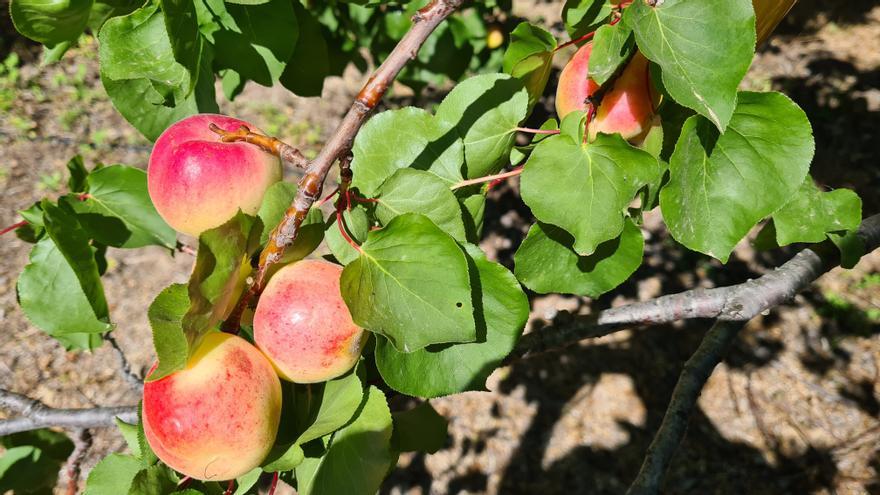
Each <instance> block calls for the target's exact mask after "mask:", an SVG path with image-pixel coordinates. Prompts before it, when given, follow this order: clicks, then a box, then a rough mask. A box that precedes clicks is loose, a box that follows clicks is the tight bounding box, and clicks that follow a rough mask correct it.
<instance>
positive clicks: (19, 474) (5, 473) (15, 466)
mask: <svg viewBox="0 0 880 495" xmlns="http://www.w3.org/2000/svg"><path fill="white" fill-rule="evenodd" d="M72 450H73V445H72V444H71V443H70V442H69V441H68V442H67V446H66V452H67V453H68V454H69V453H70V452H71V451H72ZM64 461H65V457H57V456H54V455H51V453H50V452H47V451H46V450H44V449H42V448H40V446H38V445H19V446H14V447H13V446H12V445H10V446H9V447H7V450H6V452H4V453H3V454H2V455H0V490H2V492H3V493H13V494H18V493H22V494H23V493H39V494H43V493H47V494H48V493H52V488H53V487H54V486H55V483H56V481H57V479H58V472H59V470H60V469H61V467H62V465H63V463H64Z"/></svg>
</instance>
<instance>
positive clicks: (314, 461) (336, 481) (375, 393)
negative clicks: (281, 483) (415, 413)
mask: <svg viewBox="0 0 880 495" xmlns="http://www.w3.org/2000/svg"><path fill="white" fill-rule="evenodd" d="M391 430H392V419H391V412H390V411H389V410H388V404H386V403H385V396H384V395H383V394H382V392H381V391H380V390H379V389H378V388H376V387H370V388H369V389H368V390H367V393H366V397H365V398H364V403H363V406H362V407H361V410H360V412H359V414H358V415H357V417H356V418H355V419H354V421H352V422H351V424H349V425H348V426H346V427H345V428H343V429H341V430H339V431H338V432H336V434H335V435H334V436H333V439H332V441H331V443H330V446H329V447H328V449H327V453H326V454H324V455H323V456H322V457H319V458H306V459H305V460H304V461H303V463H302V464H300V465H299V466H298V467H297V468H296V479H297V483H298V486H297V493H299V494H300V495H317V494H325V493H345V494H347V495H373V494H374V493H376V491H377V490H379V486H380V485H381V484H382V480H383V479H384V478H385V475H386V474H387V473H388V470H389V469H390V468H391V466H392V465H393V462H394V459H395V457H394V456H393V455H392V453H391V447H390V441H391Z"/></svg>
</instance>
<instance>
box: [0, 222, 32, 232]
mask: <svg viewBox="0 0 880 495" xmlns="http://www.w3.org/2000/svg"><path fill="white" fill-rule="evenodd" d="M27 224H28V223H27V220H22V221H20V222H18V223H14V224H12V225H10V226H9V227H6V228H4V229H3V230H0V235H3V234H5V233H7V232H11V231H13V230H15V229H17V228H19V227H24V226H25V225H27Z"/></svg>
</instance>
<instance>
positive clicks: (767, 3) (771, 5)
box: [752, 0, 797, 46]
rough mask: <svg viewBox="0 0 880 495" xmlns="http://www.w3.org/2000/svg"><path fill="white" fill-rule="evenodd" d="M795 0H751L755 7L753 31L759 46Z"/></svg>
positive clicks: (792, 5)
mask: <svg viewBox="0 0 880 495" xmlns="http://www.w3.org/2000/svg"><path fill="white" fill-rule="evenodd" d="M795 3H797V0H752V6H753V7H754V8H755V20H756V22H755V24H756V26H755V31H756V32H757V35H758V43H757V44H758V46H761V44H762V43H764V41H766V40H767V38H769V37H770V33H772V32H773V30H774V29H776V26H777V25H779V23H780V22H781V21H782V19H783V18H784V17H785V15H786V14H788V11H789V10H791V8H792V7H794V4H795Z"/></svg>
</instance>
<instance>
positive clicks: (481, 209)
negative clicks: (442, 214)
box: [458, 191, 486, 242]
mask: <svg viewBox="0 0 880 495" xmlns="http://www.w3.org/2000/svg"><path fill="white" fill-rule="evenodd" d="M458 202H459V204H460V205H461V213H462V219H463V220H464V230H465V233H466V236H465V237H466V238H467V240H468V241H470V242H479V240H480V235H481V234H482V232H483V217H484V216H485V213H486V195H485V194H483V192H482V191H480V192H476V193H474V194H471V195H469V196H465V197H463V198H459V200H458Z"/></svg>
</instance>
